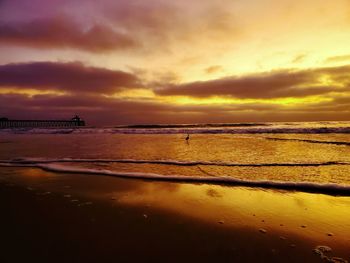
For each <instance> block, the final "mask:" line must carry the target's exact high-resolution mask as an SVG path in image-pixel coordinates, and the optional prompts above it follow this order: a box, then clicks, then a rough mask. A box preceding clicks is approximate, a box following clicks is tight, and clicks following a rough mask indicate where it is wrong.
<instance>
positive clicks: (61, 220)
mask: <svg viewBox="0 0 350 263" xmlns="http://www.w3.org/2000/svg"><path fill="white" fill-rule="evenodd" d="M349 205H350V198H349V197H334V196H329V195H321V194H312V193H301V192H292V191H289V192H285V191H277V190H264V189H259V188H255V189H252V188H246V187H226V186H213V185H206V184H180V183H168V182H150V181H143V180H132V179H119V178H110V177H106V176H89V175H83V174H81V175H79V174H74V175H72V174H59V175H57V174H53V173H48V172H44V171H41V170H39V169H31V168H2V170H1V176H0V209H1V211H3V212H2V213H1V214H2V215H1V217H0V222H1V225H2V226H3V231H2V233H1V239H0V240H1V247H2V252H1V255H0V258H1V262H22V261H27V260H30V261H33V260H34V261H35V262H112V261H113V262H115V261H118V262H137V261H142V262H195V261H201V262H213V261H216V262H322V261H323V260H322V259H321V255H319V254H317V253H316V252H315V251H314V249H316V248H317V246H320V245H322V246H327V247H330V248H331V249H332V251H331V252H325V253H324V255H325V256H327V257H328V258H329V259H330V258H332V257H336V258H338V259H337V260H339V262H345V260H346V259H349V258H350V252H349V251H350V250H349V244H350V243H349V242H350V240H349V239H350V238H349V237H350V223H349V222H350V220H349V219H350V211H349V209H348V207H349ZM324 215H327V216H324ZM341 258H342V259H343V260H344V261H341ZM334 260H335V259H334ZM334 262H338V261H334Z"/></svg>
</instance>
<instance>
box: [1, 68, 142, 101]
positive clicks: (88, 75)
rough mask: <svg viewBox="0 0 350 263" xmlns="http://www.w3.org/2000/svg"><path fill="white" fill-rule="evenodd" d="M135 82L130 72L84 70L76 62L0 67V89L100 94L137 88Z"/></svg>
mask: <svg viewBox="0 0 350 263" xmlns="http://www.w3.org/2000/svg"><path fill="white" fill-rule="evenodd" d="M138 82H139V80H138V78H137V77H136V76H135V75H133V74H131V73H127V72H123V71H118V70H109V69H104V68H96V67H87V66H84V65H83V64H82V63H79V62H73V63H59V62H31V63H20V64H6V65H0V87H16V88H17V89H21V88H22V89H23V88H32V89H38V90H54V91H61V92H71V93H98V94H103V93H114V92H116V91H118V90H120V89H123V88H128V87H134V86H137V85H140V84H139V83H138Z"/></svg>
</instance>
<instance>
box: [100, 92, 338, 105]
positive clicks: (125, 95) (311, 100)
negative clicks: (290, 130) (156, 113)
mask: <svg viewBox="0 0 350 263" xmlns="http://www.w3.org/2000/svg"><path fill="white" fill-rule="evenodd" d="M105 97H107V98H115V99H124V100H134V101H138V100H143V99H145V98H147V99H149V100H151V101H153V102H159V103H165V104H174V105H244V104H259V103H260V104H270V105H283V106H296V105H300V104H317V103H321V102H329V101H332V100H333V99H332V98H329V97H322V96H308V97H301V98H294V97H287V98H277V99H276V98H274V99H238V98H233V97H228V96H212V97H208V98H195V97H190V96H157V95H156V94H155V93H154V92H153V91H152V90H149V89H131V90H123V91H121V92H118V93H115V94H113V95H111V96H109V95H105Z"/></svg>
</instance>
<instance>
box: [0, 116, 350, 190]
mask: <svg viewBox="0 0 350 263" xmlns="http://www.w3.org/2000/svg"><path fill="white" fill-rule="evenodd" d="M187 134H189V140H186V139H185V138H186V137H187ZM349 134H350V122H289V123H233V124H183V125H134V126H117V127H83V128H74V129H67V128H64V129H60V128H57V129H56V128H50V129H38V128H33V129H30V128H23V129H12V130H11V129H2V130H0V166H3V167H34V168H38V169H41V170H45V171H50V172H53V173H79V174H89V175H95V176H97V175H104V176H114V177H126V178H129V177H130V178H134V179H143V180H156V181H177V182H188V183H205V184H223V185H233V186H235V185H238V186H249V187H257V188H273V189H284V190H297V191H306V192H317V193H329V194H334V195H350V176H349V174H350V136H349Z"/></svg>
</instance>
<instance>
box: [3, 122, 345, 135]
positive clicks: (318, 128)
mask: <svg viewBox="0 0 350 263" xmlns="http://www.w3.org/2000/svg"><path fill="white" fill-rule="evenodd" d="M0 133H1V134H184V133H189V134H263V133H267V134H278V133H286V134H292V133H297V134H325V133H345V134H348V133H350V122H314V123H303V122H297V123H226V124H223V123H219V124H215V123H213V124H167V125H160V124H159V125H129V126H117V127H76V128H14V129H0Z"/></svg>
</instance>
